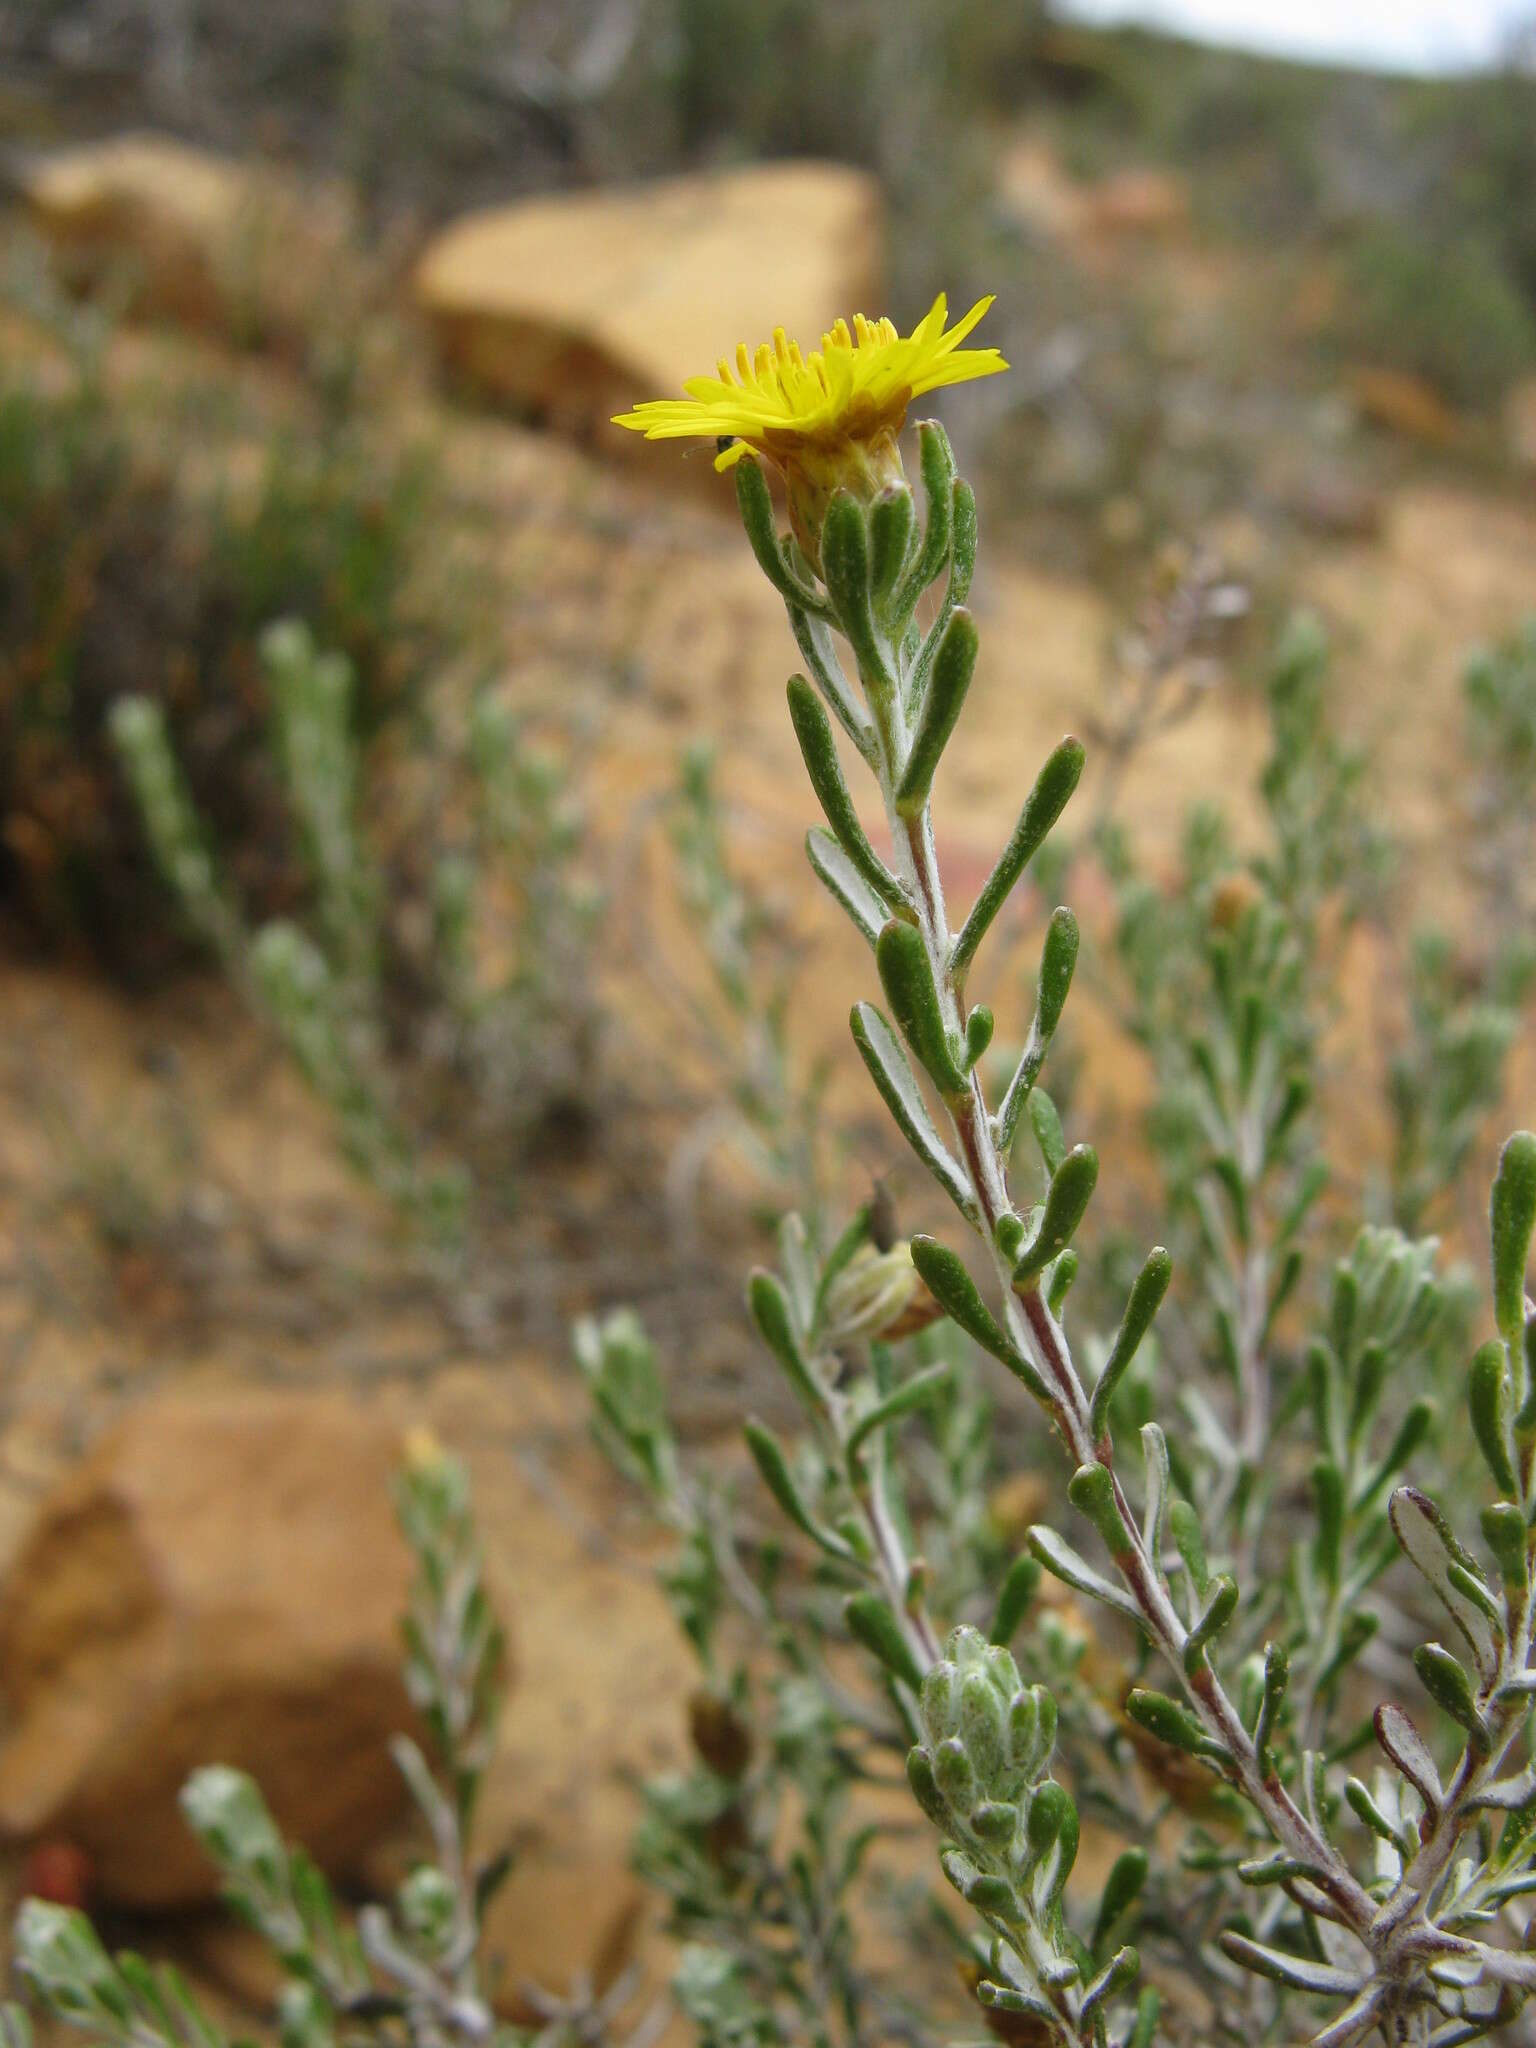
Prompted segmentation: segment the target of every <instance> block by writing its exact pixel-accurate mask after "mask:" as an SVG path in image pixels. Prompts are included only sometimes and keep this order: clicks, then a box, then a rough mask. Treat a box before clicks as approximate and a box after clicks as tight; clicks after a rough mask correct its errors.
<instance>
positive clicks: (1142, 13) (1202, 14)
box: [1062, 0, 1536, 73]
mask: <svg viewBox="0 0 1536 2048" xmlns="http://www.w3.org/2000/svg"><path fill="white" fill-rule="evenodd" d="M1062 11H1063V12H1064V13H1067V14H1071V15H1075V16H1076V17H1077V19H1078V20H1080V21H1092V22H1099V23H1124V22H1136V23H1139V24H1141V25H1142V26H1143V27H1146V28H1160V29H1168V30H1171V31H1172V32H1174V33H1175V34H1178V35H1186V36H1191V37H1194V38H1195V39H1196V40H1197V41H1199V42H1205V43H1224V44H1227V45H1229V46H1232V47H1235V48H1240V49H1246V50H1259V51H1263V52H1265V53H1266V54H1268V55H1270V56H1277V57H1299V58H1303V59H1310V60H1312V61H1314V62H1319V63H1333V64H1355V65H1363V66H1369V67H1370V68H1372V69H1376V70H1390V71H1418V72H1431V73H1433V72H1447V71H1467V70H1477V69H1481V68H1485V67H1487V66H1490V65H1493V64H1496V63H1497V62H1498V61H1499V60H1500V58H1501V57H1503V56H1504V55H1505V53H1506V51H1507V49H1508V47H1509V44H1510V40H1511V38H1512V37H1513V35H1514V34H1515V32H1516V31H1517V30H1518V29H1519V28H1521V27H1522V26H1523V25H1525V24H1529V23H1530V22H1531V21H1532V20H1533V18H1536V0H1065V4H1064V6H1063V10H1062Z"/></svg>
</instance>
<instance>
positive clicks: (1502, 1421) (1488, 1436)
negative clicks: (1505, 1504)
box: [1467, 1340, 1520, 1498]
mask: <svg viewBox="0 0 1536 2048" xmlns="http://www.w3.org/2000/svg"><path fill="white" fill-rule="evenodd" d="M1467 1406H1468V1408H1469V1410H1470V1411H1471V1415H1472V1433H1473V1435H1474V1436H1475V1437H1476V1438H1477V1446H1478V1449H1479V1450H1480V1451H1481V1452H1482V1454H1483V1459H1484V1462H1485V1463H1486V1464H1487V1467H1488V1470H1489V1471H1490V1472H1491V1473H1492V1474H1493V1483H1494V1485H1495V1486H1497V1488H1498V1489H1499V1491H1500V1493H1502V1494H1507V1495H1509V1496H1510V1497H1511V1498H1514V1497H1517V1496H1518V1494H1519V1491H1520V1483H1519V1480H1518V1479H1517V1478H1516V1476H1515V1451H1514V1434H1513V1423H1514V1415H1513V1407H1514V1402H1513V1399H1512V1396H1511V1390H1510V1384H1509V1360H1508V1356H1507V1354H1506V1352H1505V1350H1504V1346H1503V1345H1502V1344H1499V1343H1495V1342H1493V1341H1492V1340H1490V1341H1489V1342H1488V1343H1486V1344H1484V1345H1483V1346H1482V1348H1481V1350H1479V1352H1478V1353H1477V1355H1476V1357H1475V1358H1474V1359H1473V1360H1472V1369H1471V1371H1470V1372H1469V1373H1468V1375H1467Z"/></svg>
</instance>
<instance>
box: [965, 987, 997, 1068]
mask: <svg viewBox="0 0 1536 2048" xmlns="http://www.w3.org/2000/svg"><path fill="white" fill-rule="evenodd" d="M994 1029H995V1020H994V1019H993V1016H992V1012H991V1011H990V1010H989V1009H988V1008H987V1006H986V1004H985V1003H978V1004H977V1005H976V1007H975V1009H974V1010H972V1012H971V1014H970V1015H969V1017H967V1018H966V1020H965V1065H966V1071H967V1072H968V1073H969V1072H970V1071H971V1069H972V1068H974V1066H975V1065H976V1062H977V1061H978V1060H979V1059H980V1058H981V1056H982V1055H983V1053H985V1051H986V1049H987V1047H988V1046H989V1045H990V1044H991V1043H992V1033H993V1030H994Z"/></svg>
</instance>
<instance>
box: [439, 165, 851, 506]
mask: <svg viewBox="0 0 1536 2048" xmlns="http://www.w3.org/2000/svg"><path fill="white" fill-rule="evenodd" d="M880 276H881V263H880V201H879V193H878V189H877V187H876V184H875V181H874V179H873V178H871V177H869V176H867V175H866V174H865V173H864V172H862V171H857V170H851V169H849V168H847V167H846V166H844V165H837V164H823V163H786V164H765V165H759V166H756V167H754V168H752V169H748V170H741V171H730V172H723V173H719V174H715V175H705V176H699V177H687V178H673V179H668V180H665V181H662V182H659V183H656V184H650V185H636V186H629V187H624V188H621V189H618V190H611V191H602V192H579V193H566V194H562V195H559V196H556V197H552V198H545V199H534V200H528V201H525V202H523V203H521V204H518V205H514V206H506V207H498V208H495V209H492V210H490V211H488V212H484V213H477V214H473V215H471V216H469V217H468V218H467V219H464V220H461V221H458V222H456V223H455V224H454V225H453V226H451V227H449V228H447V229H445V230H444V232H443V233H442V234H440V235H439V236H438V237H437V238H436V240H434V241H433V242H432V243H431V244H429V246H428V248H427V249H426V251H425V253H424V255H423V256H422V259H421V262H420V264H419V266H418V268H417V272H416V295H417V300H418V303H419V305H420V307H421V310H422V311H423V312H424V313H425V315H426V317H427V319H428V321H429V323H430V325H431V329H432V333H433V337H434V340H435V343H436V347H437V351H438V355H439V358H440V360H441V362H442V363H443V365H444V367H445V368H446V370H447V371H448V372H449V374H450V376H451V377H452V378H453V379H455V380H456V381H457V382H458V383H459V384H460V385H461V386H464V387H466V388H468V389H469V390H471V391H472V392H475V393H478V394H480V395H483V396H485V397H488V398H492V399H495V400H499V401H500V402H502V403H504V404H508V405H510V406H512V407H514V408H515V409H516V410H517V411H519V412H521V413H522V414H524V415H525V416H526V417H528V418H530V419H532V420H534V421H535V422H537V423H538V424H540V425H548V426H551V427H555V428H557V429H559V430H560V431H562V432H565V433H568V434H571V435H573V436H574V437H576V438H577V439H580V440H583V441H592V440H595V441H597V442H599V444H600V445H602V446H603V447H604V448H605V449H608V450H611V451H615V452H618V451H622V452H623V453H625V454H627V455H629V456H631V457H632V458H636V459H643V457H644V450H645V445H646V444H645V443H643V442H641V441H639V440H638V439H637V437H636V436H634V435H628V434H621V433H620V432H619V431H618V430H617V429H614V428H610V427H609V425H608V419H609V416H610V414H612V413H614V412H617V411H619V410H621V409H622V408H624V407H626V406H629V405H633V404H634V403H635V402H636V400H638V399H642V398H654V397H662V396H667V395H671V394H674V393H677V392H678V389H679V386H680V385H681V382H682V380H683V378H684V377H686V376H689V375H697V374H699V373H700V372H707V371H709V370H710V369H711V368H712V367H713V365H714V363H715V361H716V359H717V358H718V357H720V356H722V355H726V356H732V357H734V355H735V351H736V346H737V344H738V343H739V342H743V341H744V342H746V343H748V344H749V346H752V347H755V346H756V345H757V343H758V342H760V341H766V340H767V339H768V337H769V335H770V334H771V333H772V331H773V329H774V328H775V327H776V326H782V327H784V328H785V329H787V331H788V332H789V333H790V334H792V335H795V336H796V337H798V339H799V340H800V341H801V342H802V343H804V344H805V345H807V346H811V345H813V344H814V343H815V341H816V340H817V338H818V337H819V336H820V335H821V333H822V332H823V331H824V329H826V328H827V327H828V326H829V325H830V324H831V322H832V321H833V320H835V319H836V318H837V317H838V315H839V314H842V315H844V316H847V315H850V314H852V313H854V312H859V311H872V310H875V309H876V308H877V307H878V304H879V289H880ZM653 452H654V451H653ZM674 457H675V451H674ZM677 466H678V465H677V464H676V462H675V460H674V461H673V463H672V464H671V465H670V468H671V469H672V470H676V469H677Z"/></svg>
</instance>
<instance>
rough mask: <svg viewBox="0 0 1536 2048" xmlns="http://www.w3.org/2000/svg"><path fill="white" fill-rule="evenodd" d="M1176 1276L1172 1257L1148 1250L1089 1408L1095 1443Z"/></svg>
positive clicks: (1160, 1250) (1157, 1249) (1158, 1247)
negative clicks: (1120, 1385) (1171, 1281)
mask: <svg viewBox="0 0 1536 2048" xmlns="http://www.w3.org/2000/svg"><path fill="white" fill-rule="evenodd" d="M1172 1278H1173V1260H1172V1258H1171V1257H1170V1256H1169V1254H1168V1253H1167V1252H1166V1251H1165V1250H1164V1249H1163V1247H1162V1246H1161V1245H1160V1244H1159V1245H1154V1246H1153V1248H1152V1250H1151V1251H1150V1252H1148V1254H1147V1259H1146V1263H1145V1265H1144V1266H1143V1267H1142V1269H1141V1271H1140V1272H1139V1273H1138V1274H1137V1275H1136V1278H1135V1280H1134V1282H1133V1283H1132V1286H1131V1293H1130V1299H1129V1300H1128V1301H1127V1302H1126V1305H1125V1314H1124V1315H1123V1316H1122V1317H1121V1319H1120V1328H1119V1329H1118V1330H1117V1331H1116V1333H1115V1341H1114V1344H1113V1346H1112V1347H1111V1349H1110V1354H1109V1356H1108V1358H1106V1359H1105V1361H1104V1370H1103V1371H1102V1372H1101V1373H1100V1374H1099V1377H1098V1380H1097V1382H1096V1383H1095V1386H1094V1389H1093V1406H1092V1408H1091V1409H1090V1411H1089V1417H1088V1426H1089V1429H1090V1430H1091V1431H1092V1433H1093V1437H1094V1440H1095V1442H1097V1440H1098V1439H1099V1438H1100V1437H1101V1436H1102V1435H1103V1434H1104V1431H1105V1429H1106V1427H1107V1426H1108V1423H1109V1404H1110V1402H1111V1401H1112V1400H1113V1399H1114V1397H1115V1389H1116V1387H1117V1386H1119V1384H1120V1381H1121V1379H1122V1378H1123V1377H1124V1375H1125V1370H1126V1368H1127V1366H1129V1365H1130V1363H1131V1361H1132V1359H1133V1358H1134V1357H1135V1356H1136V1353H1137V1351H1138V1349H1139V1348H1140V1345H1141V1340H1142V1338H1143V1337H1145V1336H1146V1334H1147V1332H1148V1330H1150V1329H1151V1327H1152V1322H1153V1318H1154V1317H1155V1316H1156V1314H1157V1312H1158V1310H1159V1309H1160V1308H1161V1307H1162V1305H1163V1296H1164V1295H1165V1294H1166V1293H1167V1292H1168V1283H1169V1281H1170V1280H1171V1279H1172Z"/></svg>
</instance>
